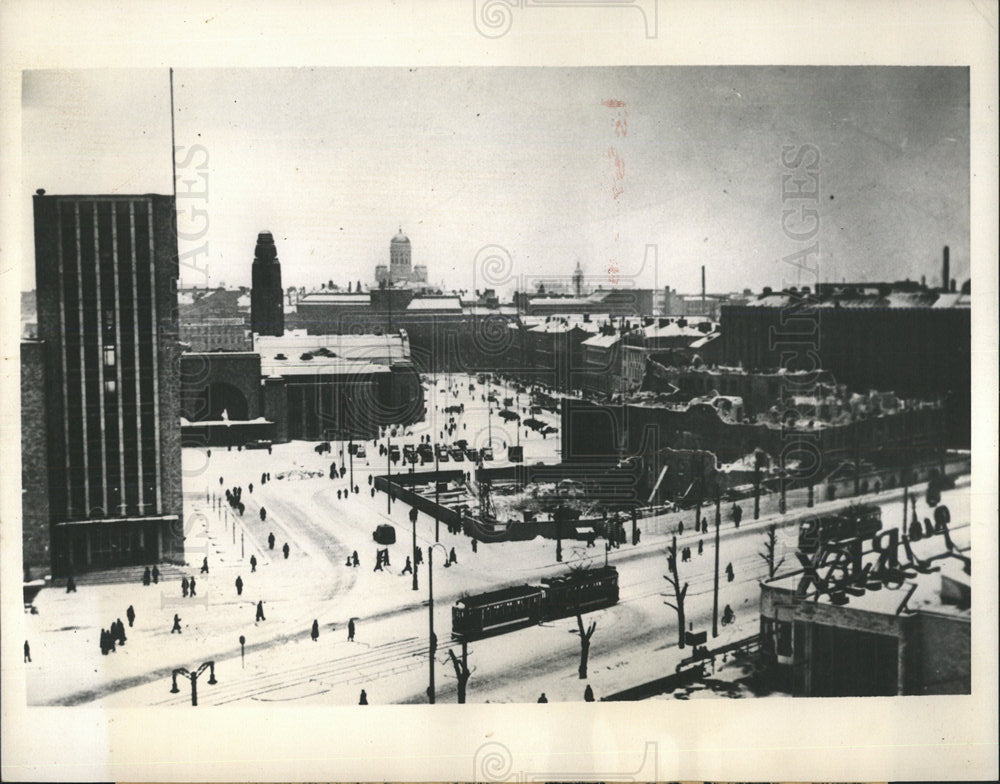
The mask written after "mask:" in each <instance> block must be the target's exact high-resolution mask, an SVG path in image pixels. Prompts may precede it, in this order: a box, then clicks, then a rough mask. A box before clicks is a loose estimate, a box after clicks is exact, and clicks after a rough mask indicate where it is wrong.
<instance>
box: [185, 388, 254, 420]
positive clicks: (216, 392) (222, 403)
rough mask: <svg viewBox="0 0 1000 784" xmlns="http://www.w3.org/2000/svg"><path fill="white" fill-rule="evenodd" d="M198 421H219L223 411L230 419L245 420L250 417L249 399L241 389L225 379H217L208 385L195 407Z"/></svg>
mask: <svg viewBox="0 0 1000 784" xmlns="http://www.w3.org/2000/svg"><path fill="white" fill-rule="evenodd" d="M195 410H196V413H197V419H195V420H194V421H196V422H206V421H208V422H217V421H219V420H220V419H222V412H223V411H225V412H226V416H227V417H228V418H229V420H230V421H245V420H246V419H248V418H249V416H248V412H249V406H248V404H247V399H246V397H245V396H244V394H243V393H242V392H240V390H239V389H237V388H236V387H234V386H233V385H232V384H229V383H226V382H225V381H215V382H213V383H211V384H209V385H208V386H206V387H205V388H204V389H203V390H202V393H201V395H200V396H199V398H198V401H197V403H196V407H195Z"/></svg>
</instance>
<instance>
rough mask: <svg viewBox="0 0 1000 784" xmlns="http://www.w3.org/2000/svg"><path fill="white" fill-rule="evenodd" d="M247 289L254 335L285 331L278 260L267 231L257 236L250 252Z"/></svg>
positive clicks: (279, 333)
mask: <svg viewBox="0 0 1000 784" xmlns="http://www.w3.org/2000/svg"><path fill="white" fill-rule="evenodd" d="M252 286H253V288H252V289H251V291H250V328H251V330H252V331H253V332H254V333H255V334H257V335H277V336H279V337H280V336H281V335H284V334H285V310H284V308H283V307H282V291H281V263H280V262H279V261H278V249H277V248H276V247H275V245H274V237H273V236H272V235H271V232H269V231H262V232H261V233H260V234H258V235H257V247H256V248H255V249H254V253H253V269H252Z"/></svg>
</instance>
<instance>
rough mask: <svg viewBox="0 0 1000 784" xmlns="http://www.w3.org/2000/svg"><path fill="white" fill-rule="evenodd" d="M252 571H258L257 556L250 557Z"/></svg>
mask: <svg viewBox="0 0 1000 784" xmlns="http://www.w3.org/2000/svg"><path fill="white" fill-rule="evenodd" d="M250 571H251V572H256V571H257V556H256V555H251V556H250Z"/></svg>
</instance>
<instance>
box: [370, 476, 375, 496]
mask: <svg viewBox="0 0 1000 784" xmlns="http://www.w3.org/2000/svg"><path fill="white" fill-rule="evenodd" d="M370 478H371V477H369V479H370ZM371 496H372V498H374V497H375V488H374V487H373V488H372V489H371Z"/></svg>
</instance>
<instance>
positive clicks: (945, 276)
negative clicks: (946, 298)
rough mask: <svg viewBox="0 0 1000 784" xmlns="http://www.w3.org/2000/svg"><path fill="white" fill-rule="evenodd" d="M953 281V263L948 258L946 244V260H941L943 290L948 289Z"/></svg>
mask: <svg viewBox="0 0 1000 784" xmlns="http://www.w3.org/2000/svg"><path fill="white" fill-rule="evenodd" d="M950 282H951V263H950V261H949V259H948V246H947V245H945V246H944V260H943V261H942V262H941V290H942V291H947V290H948V284H949V283H950Z"/></svg>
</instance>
